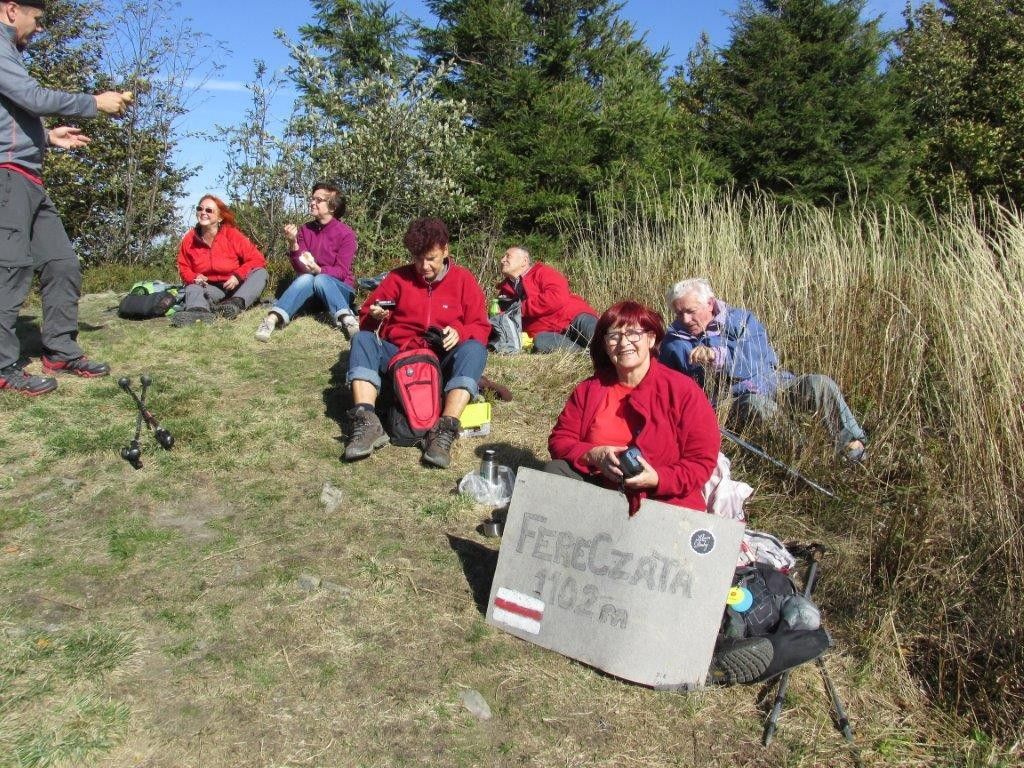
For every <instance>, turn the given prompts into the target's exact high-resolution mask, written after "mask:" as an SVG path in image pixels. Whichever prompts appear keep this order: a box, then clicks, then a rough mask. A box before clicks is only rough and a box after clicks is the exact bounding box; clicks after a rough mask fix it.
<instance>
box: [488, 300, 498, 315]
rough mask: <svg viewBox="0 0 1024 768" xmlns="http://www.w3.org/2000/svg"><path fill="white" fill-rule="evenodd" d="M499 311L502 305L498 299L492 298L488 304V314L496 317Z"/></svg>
mask: <svg viewBox="0 0 1024 768" xmlns="http://www.w3.org/2000/svg"><path fill="white" fill-rule="evenodd" d="M499 312H501V306H500V305H499V304H498V300H497V299H491V301H490V303H489V304H488V305H487V314H489V315H490V316H491V317H494V316H495V315H497V314H498V313H499Z"/></svg>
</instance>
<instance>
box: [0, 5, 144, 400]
mask: <svg viewBox="0 0 1024 768" xmlns="http://www.w3.org/2000/svg"><path fill="white" fill-rule="evenodd" d="M45 10H46V0H23V1H22V2H17V3H16V2H0V22H2V23H0V389H9V390H12V391H15V392H20V393H22V394H25V395H42V394H45V393H47V392H52V391H53V390H54V389H56V388H57V382H56V380H55V379H53V378H50V377H48V376H33V375H30V374H27V373H25V371H24V370H22V367H21V362H20V361H21V346H20V344H19V343H18V337H17V334H16V333H15V325H16V323H17V320H18V313H19V312H20V311H21V306H22V304H24V303H25V298H26V297H27V296H28V292H29V289H30V288H31V286H32V275H33V274H34V273H38V274H39V289H40V298H41V300H42V306H43V321H42V326H41V328H40V334H41V336H42V342H43V354H42V358H43V369H44V370H46V371H47V372H54V373H72V374H75V375H77V376H84V377H86V378H93V377H96V376H106V375H107V374H109V373H110V366H109V365H107V364H106V363H97V362H93V361H91V360H89V359H88V358H86V356H85V353H84V352H83V351H82V348H81V347H80V346H78V299H79V297H80V296H81V286H82V272H81V268H80V266H79V263H78V257H77V256H75V252H74V249H73V248H72V247H71V241H70V240H69V239H68V236H67V233H66V232H65V231H64V225H63V224H62V223H61V220H60V216H59V214H58V213H57V209H56V208H55V207H54V205H53V201H51V200H50V196H49V195H48V194H47V193H46V189H45V188H44V187H43V178H42V176H43V156H44V154H45V152H46V147H47V145H50V146H55V147H60V148H62V149H77V148H80V147H84V146H86V145H87V144H88V143H89V142H90V139H89V137H88V136H86V135H85V134H83V133H82V132H81V131H80V130H79V129H78V128H72V127H68V126H61V127H59V128H53V129H51V130H49V131H47V130H46V128H45V127H44V126H43V121H42V119H41V117H42V116H43V115H62V116H68V117H95V116H96V115H97V114H98V113H99V112H106V113H107V114H112V115H116V114H119V113H120V112H121V111H122V110H123V109H124V107H125V105H126V104H128V103H129V102H130V101H131V99H132V94H131V93H130V92H125V93H117V92H115V91H105V92H103V93H99V94H96V95H95V96H93V95H90V94H87V93H78V94H76V93H64V92H63V91H51V90H49V89H47V88H43V87H42V86H41V85H39V83H38V82H36V81H35V80H34V79H33V78H32V77H31V76H30V75H29V73H28V70H27V69H26V68H25V63H24V61H23V59H22V52H23V51H24V50H25V49H26V48H27V47H28V44H29V41H30V40H31V39H32V37H33V36H34V35H35V34H36V33H37V32H39V31H41V30H42V17H43V14H44V12H45Z"/></svg>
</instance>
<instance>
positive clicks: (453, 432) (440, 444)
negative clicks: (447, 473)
mask: <svg viewBox="0 0 1024 768" xmlns="http://www.w3.org/2000/svg"><path fill="white" fill-rule="evenodd" d="M461 429H462V424H460V423H459V420H458V419H456V418H455V417H454V416H442V417H441V418H440V419H438V420H437V424H435V425H434V428H433V429H431V430H430V431H429V432H427V447H426V450H424V451H423V461H424V462H426V463H427V464H430V465H432V466H435V467H441V469H444V468H445V467H447V466H448V465H449V464H451V463H452V445H453V444H454V443H455V441H456V440H458V439H459V431H460V430H461Z"/></svg>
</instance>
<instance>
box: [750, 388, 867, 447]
mask: <svg viewBox="0 0 1024 768" xmlns="http://www.w3.org/2000/svg"><path fill="white" fill-rule="evenodd" d="M783 411H789V412H798V411H802V412H805V413H815V414H817V415H818V417H819V418H820V419H821V423H822V425H824V427H825V428H826V429H827V430H828V431H829V434H830V435H832V438H833V439H834V440H835V449H836V452H837V453H840V452H842V450H843V448H845V447H846V444H847V443H849V442H850V441H852V440H860V441H861V442H863V443H867V441H868V436H867V433H866V432H864V430H863V429H861V426H860V424H858V423H857V419H856V417H855V416H854V415H853V412H852V411H851V410H850V407H849V406H848V405H847V404H846V400H845V399H844V398H843V393H842V392H840V391H839V385H838V384H836V383H835V382H834V381H833V380H832V379H831V378H829V377H828V376H825V375H823V374H820V373H808V374H804V375H803V376H794V377H793V378H792V379H788V380H786V381H783V382H781V383H780V384H779V388H778V391H777V392H776V394H775V397H774V398H768V397H765V396H764V395H757V394H744V395H739V396H738V397H736V398H735V400H734V401H733V404H732V413H731V414H730V415H732V414H735V416H736V418H738V419H739V420H740V421H741V422H744V421H750V420H752V419H759V420H761V421H764V422H765V423H767V424H769V425H771V424H778V423H779V422H780V420H781V419H782V418H784V416H785V415H786V414H784V413H783Z"/></svg>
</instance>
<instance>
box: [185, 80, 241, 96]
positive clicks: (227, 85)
mask: <svg viewBox="0 0 1024 768" xmlns="http://www.w3.org/2000/svg"><path fill="white" fill-rule="evenodd" d="M187 85H188V86H189V87H191V88H199V89H200V90H203V91H230V92H232V93H243V92H244V91H245V85H246V84H245V83H243V82H242V81H241V80H207V81H206V82H204V83H197V82H195V81H189V82H188V83H187Z"/></svg>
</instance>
